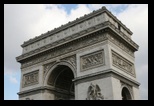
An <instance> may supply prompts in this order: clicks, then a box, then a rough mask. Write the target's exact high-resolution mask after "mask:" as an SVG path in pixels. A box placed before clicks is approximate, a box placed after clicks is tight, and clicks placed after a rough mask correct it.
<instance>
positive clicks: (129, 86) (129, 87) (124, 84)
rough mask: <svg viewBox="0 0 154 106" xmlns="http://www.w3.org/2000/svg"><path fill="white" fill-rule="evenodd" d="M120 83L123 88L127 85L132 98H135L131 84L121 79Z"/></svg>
mask: <svg viewBox="0 0 154 106" xmlns="http://www.w3.org/2000/svg"><path fill="white" fill-rule="evenodd" d="M120 83H121V88H123V87H126V88H127V89H128V90H129V91H130V94H131V97H132V99H133V98H134V97H133V96H134V95H133V89H132V86H131V85H129V84H127V83H125V82H123V81H120Z"/></svg>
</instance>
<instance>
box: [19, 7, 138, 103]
mask: <svg viewBox="0 0 154 106" xmlns="http://www.w3.org/2000/svg"><path fill="white" fill-rule="evenodd" d="M131 35H132V32H131V31H130V30H129V29H128V28H127V27H126V26H125V25H123V24H122V23H121V22H120V21H119V20H118V19H117V18H116V17H115V16H113V14H112V13H111V12H109V11H108V10H107V9H106V8H105V7H102V8H101V9H99V10H97V11H94V12H92V13H90V14H88V15H85V16H84V17H81V18H79V19H76V20H75V21H72V22H69V23H68V24H66V25H62V26H61V27H59V28H55V29H54V30H52V31H48V32H47V33H45V34H42V35H40V36H38V37H35V38H33V39H30V40H29V41H26V42H24V44H22V47H23V53H22V55H20V56H18V57H17V58H16V59H17V61H18V62H20V63H21V85H20V92H19V93H18V95H19V99H20V100H122V99H129V100H130V99H131V100H136V99H139V83H138V82H137V80H136V74H135V64H134V63H135V62H134V59H135V57H134V52H135V51H137V50H138V45H137V44H136V43H135V42H134V41H132V39H131Z"/></svg>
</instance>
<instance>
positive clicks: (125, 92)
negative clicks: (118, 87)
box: [122, 87, 132, 100]
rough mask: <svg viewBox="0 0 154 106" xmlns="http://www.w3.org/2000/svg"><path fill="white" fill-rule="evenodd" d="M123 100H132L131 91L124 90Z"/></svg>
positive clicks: (124, 88)
mask: <svg viewBox="0 0 154 106" xmlns="http://www.w3.org/2000/svg"><path fill="white" fill-rule="evenodd" d="M122 100H132V97H131V94H130V91H129V90H128V89H127V88H126V87H123V88H122Z"/></svg>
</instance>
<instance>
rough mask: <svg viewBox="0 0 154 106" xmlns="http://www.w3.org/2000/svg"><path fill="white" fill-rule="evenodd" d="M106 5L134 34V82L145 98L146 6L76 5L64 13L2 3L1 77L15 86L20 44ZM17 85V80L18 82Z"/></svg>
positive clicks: (48, 7) (59, 8)
mask: <svg viewBox="0 0 154 106" xmlns="http://www.w3.org/2000/svg"><path fill="white" fill-rule="evenodd" d="M102 6H106V7H107V9H109V10H110V11H111V12H112V13H113V14H114V15H116V16H117V18H118V19H119V20H120V21H121V22H122V23H124V24H125V25H126V26H127V27H128V28H129V29H130V30H131V31H132V32H133V33H134V34H133V36H132V39H133V41H135V42H136V43H137V44H138V45H139V46H140V47H139V51H137V52H136V53H135V56H136V57H135V63H136V73H137V79H138V81H139V82H140V83H141V86H140V92H141V97H142V99H147V98H148V93H147V92H148V5H143V4H139V5H137V4H135V5H133V4H131V5H128V4H125V5H121V4H116V5H115V4H114V5H113V4H87V5H86V4H79V5H77V6H76V8H74V9H71V10H70V13H68V12H67V11H66V9H65V8H64V7H63V5H54V4H52V5H50V4H44V5H42V4H38V5H34V4H26V5H25V4H22V5H21V4H13V5H12V4H4V74H5V75H7V76H9V77H8V78H9V79H10V81H12V83H17V80H16V77H15V75H14V74H13V73H18V72H19V71H20V64H19V63H17V62H16V60H15V57H17V56H19V55H21V53H22V48H21V47H20V45H21V44H22V43H23V42H24V41H27V40H29V39H30V38H33V37H35V36H39V35H41V34H42V33H46V32H47V31H50V30H52V29H54V28H56V27H59V26H61V25H62V24H66V23H67V22H68V21H73V20H75V19H76V18H79V17H81V16H83V15H84V14H88V13H90V12H91V11H93V10H96V9H99V8H101V7H102ZM18 82H19V81H18Z"/></svg>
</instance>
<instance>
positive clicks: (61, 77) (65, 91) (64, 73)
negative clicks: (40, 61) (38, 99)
mask: <svg viewBox="0 0 154 106" xmlns="http://www.w3.org/2000/svg"><path fill="white" fill-rule="evenodd" d="M72 79H74V74H73V72H72V70H71V68H69V67H68V66H66V65H57V66H56V67H55V68H54V69H53V70H52V72H51V73H50V76H49V78H48V82H47V83H48V85H50V86H52V87H53V88H54V95H55V100H72V99H74V98H75V96H74V95H75V94H74V83H73V82H72Z"/></svg>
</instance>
